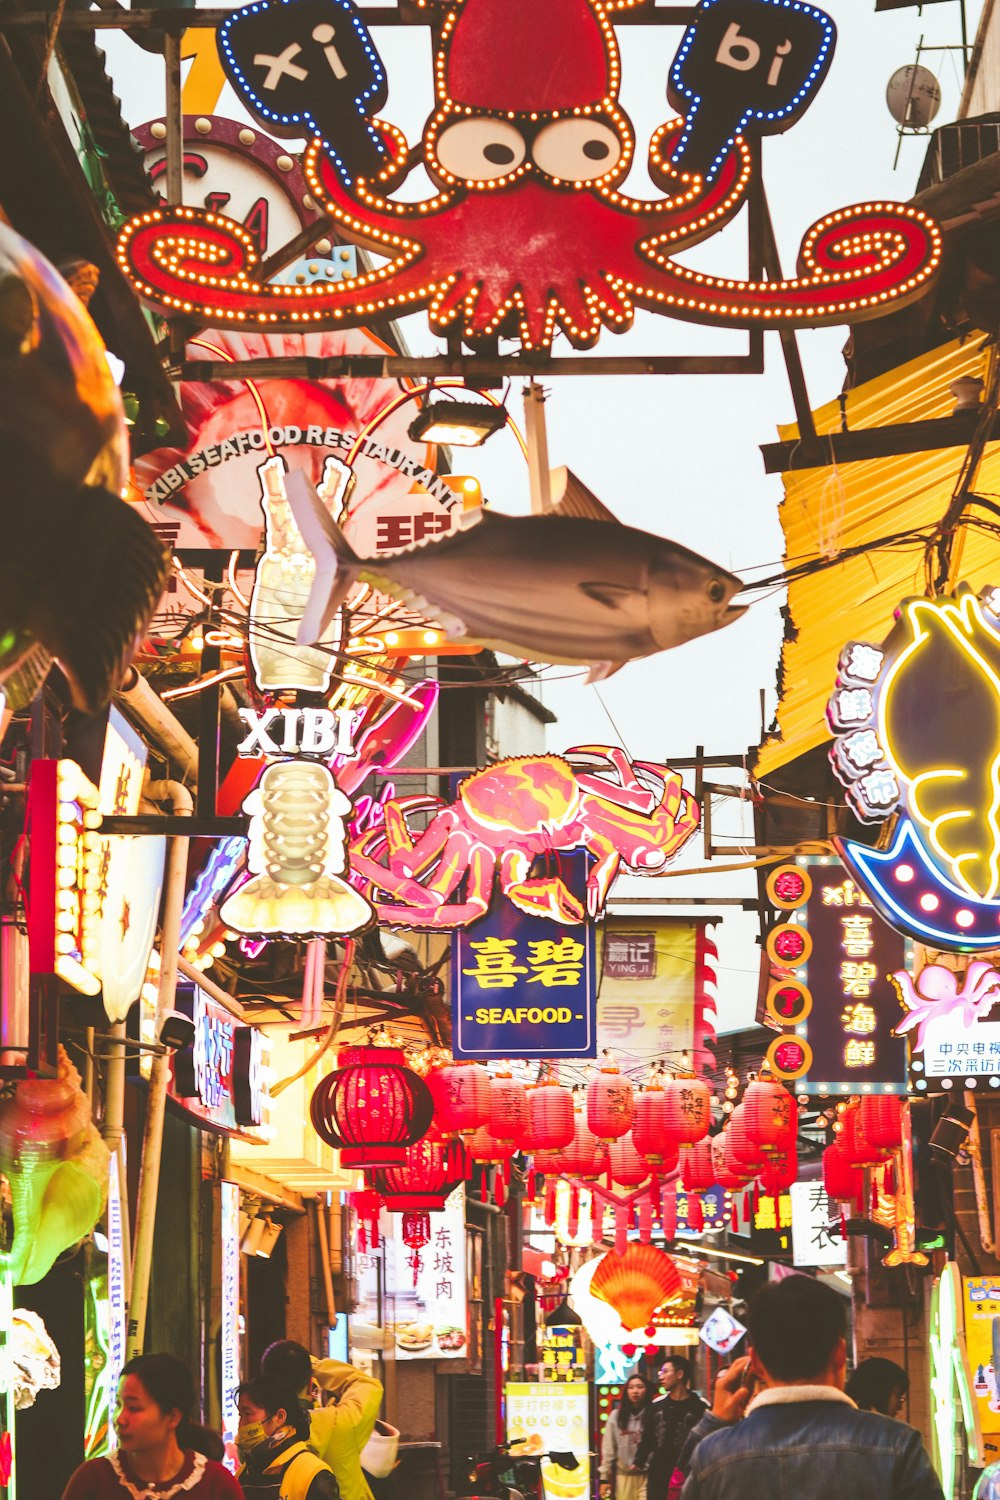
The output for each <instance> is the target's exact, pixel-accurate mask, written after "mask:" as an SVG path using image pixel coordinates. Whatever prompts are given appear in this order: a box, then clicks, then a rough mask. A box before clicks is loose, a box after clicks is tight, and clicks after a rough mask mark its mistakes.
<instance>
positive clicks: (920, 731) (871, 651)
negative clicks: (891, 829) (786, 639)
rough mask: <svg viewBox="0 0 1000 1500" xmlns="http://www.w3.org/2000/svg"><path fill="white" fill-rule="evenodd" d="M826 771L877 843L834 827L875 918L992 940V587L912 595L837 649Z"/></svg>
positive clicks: (998, 629) (995, 913) (997, 665)
mask: <svg viewBox="0 0 1000 1500" xmlns="http://www.w3.org/2000/svg"><path fill="white" fill-rule="evenodd" d="M827 718H828V719H829V722H830V727H831V729H832V730H833V731H834V735H835V739H834V742H833V746H832V748H831V751H830V758H831V761H832V763H833V767H834V770H835V771H836V773H837V775H838V777H839V778H840V780H841V781H842V782H843V784H844V786H845V787H846V788H847V797H848V801H849V802H850V803H851V805H852V807H853V808H854V811H855V812H856V813H857V815H858V816H859V817H860V818H862V819H863V820H865V821H868V822H881V821H884V820H885V819H886V818H889V817H891V816H893V815H894V814H898V815H899V821H898V825H897V827H896V830H895V833H894V836H893V839H892V843H891V845H890V846H889V847H888V848H886V849H882V850H876V849H873V848H870V847H869V846H868V845H866V844H860V843H857V842H856V841H853V840H840V841H839V842H838V848H839V850H840V854H841V857H842V859H843V860H844V863H845V864H846V865H847V867H848V869H849V870H850V871H851V873H852V875H853V876H854V878H855V879H856V881H857V882H858V884H859V885H861V886H862V887H863V889H864V890H865V891H866V892H867V894H868V896H869V897H870V898H871V900H872V902H873V903H874V905H875V907H876V909H877V910H878V911H879V913H880V914H881V915H882V917H884V919H885V920H886V921H887V922H889V923H891V924H892V925H893V926H894V927H896V928H898V929H899V931H900V932H903V933H906V935H907V936H909V937H912V938H914V939H916V940H917V941H919V942H922V943H926V944H927V945H928V946H929V947H931V948H938V949H952V950H956V951H960V952H961V951H965V952H975V951H976V950H977V949H991V948H995V947H997V946H998V940H1000V820H998V802H1000V794H998V792H997V786H998V785H1000V782H998V768H1000V592H998V591H997V590H995V589H986V590H984V591H983V593H982V594H981V595H978V596H977V595H976V594H974V593H973V592H972V590H971V589H970V588H969V587H968V586H967V585H965V584H960V585H959V586H958V588H957V589H956V591H955V593H954V595H953V596H951V595H949V596H944V597H942V598H939V599H925V598H917V599H907V600H905V601H904V602H903V604H901V605H900V607H899V610H898V611H897V623H896V625H895V627H894V628H893V630H892V631H891V633H890V634H889V636H888V637H887V639H886V640H885V641H884V642H882V643H880V644H873V643H871V642H869V641H851V642H849V643H848V645H847V646H845V648H844V650H843V651H842V652H841V656H840V663H839V672H838V676H837V685H836V689H835V691H834V693H833V696H832V698H831V699H830V703H829V706H828V709H827Z"/></svg>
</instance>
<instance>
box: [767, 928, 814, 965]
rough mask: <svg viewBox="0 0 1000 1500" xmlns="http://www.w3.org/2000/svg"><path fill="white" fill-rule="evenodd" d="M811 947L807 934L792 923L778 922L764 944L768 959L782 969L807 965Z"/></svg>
mask: <svg viewBox="0 0 1000 1500" xmlns="http://www.w3.org/2000/svg"><path fill="white" fill-rule="evenodd" d="M812 946H813V944H812V938H811V937H810V936H809V933H808V932H807V931H806V929H805V928H804V927H797V926H796V925H795V923H794V922H780V923H779V924H778V926H777V927H772V928H771V931H770V932H769V933H768V935H767V943H766V944H765V947H766V951H767V956H768V958H769V959H770V960H771V962H772V963H773V964H777V965H778V966H779V968H783V969H797V968H799V966H800V965H801V964H804V963H807V962H808V960H809V955H810V953H812Z"/></svg>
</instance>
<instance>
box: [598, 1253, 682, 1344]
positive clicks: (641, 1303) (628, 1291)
mask: <svg viewBox="0 0 1000 1500" xmlns="http://www.w3.org/2000/svg"><path fill="white" fill-rule="evenodd" d="M680 1288H681V1278H680V1275H679V1273H678V1270H677V1267H676V1266H675V1265H674V1263H673V1261H672V1260H671V1259H670V1256H669V1255H666V1254H665V1253H664V1252H663V1251H662V1250H657V1249H656V1248H655V1247H654V1246H653V1245H642V1244H635V1243H633V1244H630V1245H629V1247H628V1249H627V1250H626V1251H625V1253H624V1255H619V1254H618V1252H617V1251H615V1250H609V1251H608V1252H607V1254H606V1255H605V1256H604V1258H603V1260H602V1261H601V1264H600V1265H599V1266H598V1268H597V1270H596V1271H595V1272H594V1275H593V1279H592V1281H591V1283H590V1290H591V1292H592V1293H593V1295H594V1296H595V1297H600V1298H601V1300H602V1301H604V1302H607V1303H608V1304H609V1305H610V1306H611V1307H613V1308H614V1310H615V1312H616V1313H617V1314H618V1316H619V1317H620V1318H621V1320H622V1323H623V1325H624V1327H626V1328H644V1327H645V1326H646V1324H647V1323H648V1322H649V1320H650V1318H651V1317H652V1316H653V1313H654V1311H655V1310H656V1308H658V1307H659V1306H661V1304H662V1303H664V1302H668V1301H669V1300H670V1298H671V1297H674V1296H676V1295H677V1293H678V1292H679V1291H680Z"/></svg>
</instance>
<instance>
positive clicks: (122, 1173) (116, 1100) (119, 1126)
mask: <svg viewBox="0 0 1000 1500" xmlns="http://www.w3.org/2000/svg"><path fill="white" fill-rule="evenodd" d="M107 1040H108V1042H109V1044H110V1045H109V1047H108V1056H107V1059H106V1072H105V1075H104V1078H105V1084H104V1121H103V1125H102V1129H101V1134H102V1135H103V1137H104V1144H105V1145H106V1146H107V1148H108V1150H109V1151H110V1152H111V1153H112V1154H113V1155H114V1156H116V1157H117V1158H118V1204H119V1209H120V1212H121V1225H122V1258H123V1260H124V1263H125V1297H126V1300H127V1299H128V1297H129V1295H130V1291H129V1288H130V1287H131V1284H132V1249H131V1238H132V1236H131V1225H130V1223H129V1212H128V1182H127V1180H126V1163H125V1057H126V1053H125V1022H124V1021H117V1022H116V1023H115V1025H114V1026H112V1027H111V1029H110V1031H109V1032H108V1037H107Z"/></svg>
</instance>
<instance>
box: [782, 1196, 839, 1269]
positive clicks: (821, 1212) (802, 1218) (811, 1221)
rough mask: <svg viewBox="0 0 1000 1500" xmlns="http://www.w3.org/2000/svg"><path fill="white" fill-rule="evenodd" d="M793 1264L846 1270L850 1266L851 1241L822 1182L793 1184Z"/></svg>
mask: <svg viewBox="0 0 1000 1500" xmlns="http://www.w3.org/2000/svg"><path fill="white" fill-rule="evenodd" d="M789 1194H790V1196H791V1200H792V1204H791V1206H792V1264H793V1265H796V1266H843V1265H846V1263H847V1241H846V1240H845V1239H844V1238H843V1235H842V1234H841V1230H840V1214H839V1212H837V1211H835V1209H834V1207H833V1205H832V1204H831V1202H830V1200H829V1198H828V1197H827V1196H826V1189H825V1188H824V1187H823V1184H822V1182H793V1183H792V1185H791V1187H790V1189H789Z"/></svg>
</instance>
